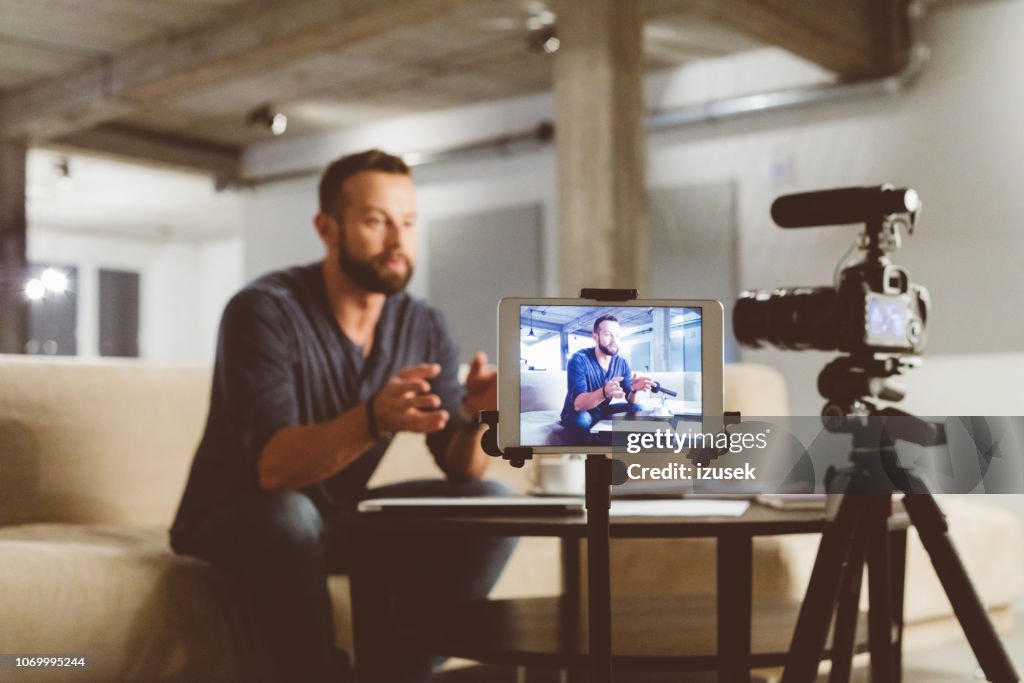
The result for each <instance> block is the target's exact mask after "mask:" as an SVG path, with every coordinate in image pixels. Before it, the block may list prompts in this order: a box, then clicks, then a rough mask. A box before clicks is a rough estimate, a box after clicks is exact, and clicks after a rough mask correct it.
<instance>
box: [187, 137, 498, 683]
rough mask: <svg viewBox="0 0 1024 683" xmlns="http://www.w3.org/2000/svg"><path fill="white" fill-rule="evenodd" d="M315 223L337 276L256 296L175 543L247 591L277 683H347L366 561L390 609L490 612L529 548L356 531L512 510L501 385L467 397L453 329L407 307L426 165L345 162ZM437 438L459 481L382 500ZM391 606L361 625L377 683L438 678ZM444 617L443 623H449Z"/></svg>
mask: <svg viewBox="0 0 1024 683" xmlns="http://www.w3.org/2000/svg"><path fill="white" fill-rule="evenodd" d="M319 200H320V206H319V211H318V213H317V214H316V216H315V218H314V221H313V222H314V225H315V227H316V230H317V233H318V235H319V237H320V240H321V241H322V242H323V245H324V250H325V254H324V258H323V259H322V260H321V261H318V262H315V263H312V264H309V265H305V266H298V267H293V268H289V269H286V270H281V271H277V272H274V273H270V274H268V275H265V276H263V277H261V278H259V279H257V280H256V281H254V282H252V283H251V284H249V285H248V286H246V287H245V288H244V289H242V290H241V291H240V292H239V293H238V294H236V295H235V296H234V297H233V298H232V299H231V301H230V302H229V303H228V305H227V307H226V309H225V311H224V315H223V319H222V321H221V328H220V335H219V339H218V343H217V356H216V364H215V368H214V377H213V392H212V396H211V404H210V413H209V418H208V421H207V425H206V431H205V433H204V435H203V438H202V441H201V443H200V444H199V447H198V450H197V452H196V455H195V459H194V461H193V464H192V469H191V473H190V476H189V480H188V484H187V485H186V488H185V492H184V495H183V497H182V501H181V505H180V507H179V510H178V515H177V518H176V519H175V522H174V526H173V528H172V530H171V542H172V545H173V547H174V549H175V550H176V551H177V552H179V553H183V554H187V555H193V556H196V557H200V558H203V559H205V560H208V561H210V562H212V563H214V564H215V565H217V566H218V567H220V568H221V569H222V570H223V571H224V572H225V574H226V575H227V577H228V578H229V580H230V582H231V584H232V587H233V589H234V591H235V592H236V593H237V595H238V598H239V599H240V601H241V604H242V605H243V606H244V607H245V608H247V609H248V613H249V614H250V616H251V623H252V625H253V626H254V627H255V630H256V632H257V635H258V636H259V637H260V638H261V640H262V642H263V645H264V648H265V650H266V652H267V653H268V654H269V655H270V656H269V659H270V665H271V666H272V668H273V670H272V676H273V680H280V681H315V682H319V681H337V680H340V679H341V676H342V672H343V666H341V665H339V659H340V657H339V656H338V653H337V652H336V651H335V649H334V628H333V624H334V621H333V615H332V612H331V602H330V599H329V595H328V590H327V576H328V574H332V573H345V572H347V571H348V570H350V569H351V567H352V564H353V562H355V561H358V560H360V559H361V558H362V559H367V561H372V562H379V563H380V566H379V567H378V568H377V570H376V571H373V572H369V574H370V575H372V576H374V577H375V579H379V581H380V582H382V584H386V585H384V586H383V587H382V586H376V587H375V588H374V590H375V592H380V591H390V592H391V593H390V595H391V597H390V598H389V600H388V601H387V605H384V607H390V606H393V605H399V606H403V605H404V606H413V605H419V606H424V605H429V606H430V607H431V608H432V609H433V610H434V611H435V613H437V614H439V615H441V614H443V612H444V610H443V605H444V604H445V603H446V602H447V601H455V600H462V599H467V598H483V597H486V595H487V593H488V591H489V590H490V588H491V586H492V585H493V583H494V582H495V581H496V580H497V577H498V575H499V574H500V572H501V569H502V567H503V566H504V564H505V561H506V560H507V558H508V555H509V554H510V553H511V551H512V547H513V545H514V540H511V539H500V538H493V539H492V538H484V539H451V540H445V539H441V538H438V539H429V538H400V537H392V538H388V539H375V540H373V541H369V543H370V545H363V544H364V543H367V542H366V541H356V540H355V538H354V536H353V534H351V533H348V532H346V530H345V527H344V524H342V523H339V520H340V519H342V518H343V517H344V516H345V515H346V514H351V511H352V510H354V508H355V507H356V505H357V503H358V502H359V501H360V500H363V499H365V498H367V497H374V496H424V495H428V496H429V495H445V496H453V495H454V496H461V495H496V494H503V493H507V489H506V488H505V487H503V486H501V485H499V484H496V483H493V482H487V481H483V480H482V476H483V474H484V470H485V469H486V467H487V463H488V461H489V460H490V458H489V457H488V456H487V455H486V454H485V453H484V452H483V451H482V450H481V449H480V446H479V443H480V439H479V436H480V435H479V424H478V422H477V421H476V419H475V416H476V415H478V413H479V411H481V410H493V409H494V408H495V404H496V373H495V371H494V369H493V367H491V366H488V365H487V360H486V356H484V355H483V354H482V353H478V354H477V355H476V357H475V358H474V359H473V363H472V365H471V367H470V369H469V375H468V378H467V379H466V383H465V385H464V386H462V385H460V384H459V382H458V379H457V372H458V352H457V347H456V345H455V344H454V342H453V341H452V339H451V336H450V335H449V333H448V330H447V327H446V326H445V323H444V321H443V319H442V317H441V314H440V313H439V312H438V311H437V310H436V309H434V308H432V307H430V306H428V305H427V304H425V303H423V302H422V301H419V300H417V299H415V298H414V297H412V296H410V295H409V294H407V293H406V292H405V291H404V289H405V286H406V284H407V283H408V282H409V279H410V278H411V277H412V272H413V263H414V259H415V254H416V199H415V192H414V188H413V183H412V178H411V175H410V172H409V168H408V167H407V166H406V164H405V163H404V162H403V161H402V160H401V159H400V158H398V157H395V156H392V155H390V154H386V153H384V152H381V151H379V150H370V151H367V152H363V153H361V154H354V155H351V156H346V157H343V158H341V159H338V160H337V161H335V162H333V163H332V164H330V165H329V166H328V167H327V168H326V169H325V171H324V173H323V175H322V177H321V180H320V187H319ZM399 431H409V432H416V433H421V434H425V435H426V441H427V445H428V446H429V449H430V451H431V453H432V455H433V457H434V460H435V461H436V463H437V466H438V468H439V469H440V473H442V474H443V475H444V479H438V480H436V481H435V480H430V481H417V482H405V483H402V484H397V485H394V486H390V487H383V488H381V489H376V490H367V482H368V480H369V479H370V476H371V475H372V474H373V472H374V469H375V468H376V467H377V465H378V463H379V462H380V460H381V457H382V456H383V455H384V452H385V451H386V450H387V448H388V445H389V444H390V442H391V439H392V437H393V436H394V434H395V433H396V432H399ZM390 613H391V610H390V609H381V610H379V611H378V613H376V614H374V615H373V618H374V623H357V624H355V627H356V628H357V629H361V630H362V634H366V635H368V636H370V637H369V638H368V639H367V640H368V641H369V642H371V643H372V644H375V646H374V647H373V648H372V649H370V650H368V651H367V652H362V651H360V653H359V655H360V656H359V661H357V665H358V666H359V675H360V680H361V681H362V680H366V681H375V680H380V681H389V682H391V681H396V682H397V681H423V680H429V679H430V677H431V663H432V660H431V657H430V655H429V653H427V652H420V651H418V650H417V648H416V643H415V638H408V637H404V636H398V635H395V634H394V633H392V632H391V631H392V630H393V625H392V624H391V622H390V621H389V619H390V616H391V614H390ZM439 618H442V617H439Z"/></svg>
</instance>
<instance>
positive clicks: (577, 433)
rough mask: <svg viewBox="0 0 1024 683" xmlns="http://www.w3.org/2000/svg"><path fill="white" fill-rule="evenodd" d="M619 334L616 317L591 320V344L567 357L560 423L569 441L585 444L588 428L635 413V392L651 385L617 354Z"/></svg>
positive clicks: (589, 437)
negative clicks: (614, 417)
mask: <svg viewBox="0 0 1024 683" xmlns="http://www.w3.org/2000/svg"><path fill="white" fill-rule="evenodd" d="M620 334H621V329H620V327H619V319H618V318H616V317H615V316H614V315H602V316H601V317H599V318H598V319H597V320H595V321H594V331H593V337H594V346H593V347H592V348H589V349H580V350H579V351H577V352H576V353H575V354H573V356H572V358H570V359H569V363H568V367H567V368H566V370H567V372H566V380H567V384H568V391H567V393H566V396H565V404H564V405H563V406H562V415H561V423H562V426H563V427H564V428H565V429H566V430H567V431H568V432H569V434H570V435H571V437H572V439H573V443H579V444H585V443H589V442H590V441H591V440H592V439H593V438H594V437H593V435H592V434H591V429H592V428H593V427H594V425H595V424H597V423H598V422H600V421H601V420H607V419H610V418H611V417H612V416H613V415H616V414H622V413H626V414H631V413H636V412H638V411H639V410H640V407H639V406H638V405H637V404H636V396H637V394H638V393H639V392H641V391H648V390H649V389H650V388H651V387H653V386H654V381H653V380H651V379H650V378H649V377H643V376H641V375H637V374H634V373H633V372H632V371H631V370H630V367H629V363H628V362H627V361H626V359H625V358H623V357H622V356H620V355H619V336H620Z"/></svg>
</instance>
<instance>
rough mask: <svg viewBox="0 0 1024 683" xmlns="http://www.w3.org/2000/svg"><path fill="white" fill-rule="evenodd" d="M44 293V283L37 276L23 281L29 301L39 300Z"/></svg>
mask: <svg viewBox="0 0 1024 683" xmlns="http://www.w3.org/2000/svg"><path fill="white" fill-rule="evenodd" d="M44 294H46V285H44V284H43V281H42V280H40V279H39V278H36V277H34V278H32V279H31V280H29V281H28V282H27V283H25V296H27V297H28V298H29V300H30V301H39V300H40V299H42V298H43V295H44Z"/></svg>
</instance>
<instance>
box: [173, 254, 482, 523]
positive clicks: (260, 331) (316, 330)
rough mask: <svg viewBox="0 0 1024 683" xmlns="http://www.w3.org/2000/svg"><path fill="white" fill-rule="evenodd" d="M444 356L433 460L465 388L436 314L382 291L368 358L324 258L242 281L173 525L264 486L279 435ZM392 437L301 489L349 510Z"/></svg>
mask: <svg viewBox="0 0 1024 683" xmlns="http://www.w3.org/2000/svg"><path fill="white" fill-rule="evenodd" d="M426 362H431V363H440V364H441V374H440V375H438V377H436V378H434V379H433V380H431V386H432V389H433V391H434V393H436V394H437V395H438V396H440V398H441V403H442V406H443V407H444V408H445V409H446V410H447V411H448V412H449V414H450V415H452V419H451V420H449V422H448V426H447V427H446V429H445V430H443V431H441V432H437V433H434V434H430V435H428V436H427V444H428V446H429V447H430V451H431V453H433V455H434V458H435V460H436V461H437V462H438V465H439V466H440V465H441V464H442V462H443V454H444V451H445V449H446V448H447V445H448V442H449V440H450V439H451V435H452V434H453V432H454V430H455V429H457V425H456V422H457V418H456V417H455V416H457V415H458V414H459V403H460V401H461V400H462V386H461V384H460V383H459V381H458V378H457V373H458V349H457V347H456V345H455V344H454V342H453V341H452V339H451V336H450V334H449V333H448V330H447V327H446V326H445V324H444V320H443V319H442V317H441V314H440V313H439V312H438V311H437V310H436V309H434V308H432V307H430V306H428V305H426V304H424V303H423V302H421V301H418V300H417V299H414V298H413V297H412V296H410V295H408V294H405V293H400V294H395V295H392V296H389V297H387V300H386V302H385V304H384V307H383V310H382V311H381V316H380V321H379V322H378V323H377V327H376V330H375V333H374V342H373V349H372V352H371V353H370V356H369V357H367V358H364V357H363V349H362V348H361V347H360V346H358V345H356V344H355V343H353V342H352V340H350V339H349V338H348V337H347V336H346V335H345V333H344V332H342V330H341V327H340V326H339V325H338V322H337V319H336V318H335V316H334V312H333V310H332V309H331V305H330V303H329V300H328V298H327V290H326V287H325V285H324V279H323V271H322V268H321V264H320V263H313V264H310V265H308V266H301V267H296V268H290V269H288V270H282V271H278V272H275V273H271V274H269V275H266V276H264V277H261V278H259V279H258V280H256V281H254V282H252V283H251V284H249V285H248V286H246V287H245V288H244V289H242V291H240V292H239V293H238V294H236V295H235V296H234V297H233V298H232V299H231V301H230V302H228V305H227V307H226V308H225V310H224V315H223V318H222V320H221V327H220V335H219V338H218V341H217V357H216V362H215V366H214V371H213V391H212V395H211V398H210V413H209V417H208V419H207V423H206V431H205V432H204V434H203V438H202V441H201V442H200V444H199V448H198V450H197V451H196V455H195V459H194V460H193V463H192V469H191V472H190V474H189V480H188V484H187V485H186V487H185V492H184V495H183V496H182V500H181V505H180V507H179V509H178V515H177V518H176V519H175V522H174V526H173V528H172V530H171V537H172V541H174V540H175V539H177V538H180V537H181V536H183V535H187V534H188V532H189V530H190V529H192V528H194V527H195V525H196V524H198V523H199V522H201V521H202V519H203V517H204V516H205V515H206V514H208V512H209V511H210V510H211V509H212V508H213V507H214V506H216V505H218V504H220V503H225V502H230V501H231V500H232V499H233V498H235V497H238V496H243V495H247V494H252V493H255V492H257V491H258V490H259V483H258V475H257V467H256V466H257V462H258V460H259V457H260V454H261V453H262V451H263V447H264V446H265V445H266V444H267V442H268V441H270V439H271V437H273V436H274V434H275V433H276V432H277V431H278V430H280V429H282V428H284V427H289V426H293V425H308V424H314V423H318V422H325V421H327V420H331V419H334V418H336V417H338V416H339V415H341V414H342V413H344V412H346V411H348V410H350V409H352V408H353V407H355V406H356V405H358V404H359V403H361V402H363V401H365V400H366V399H367V398H369V397H370V396H371V395H372V394H374V393H376V392H377V391H379V390H380V389H381V387H383V386H384V384H385V383H386V382H387V381H388V379H390V378H391V377H393V376H394V375H396V374H398V371H399V370H401V369H402V368H403V367H405V366H407V365H413V364H416V363H426ZM388 444H389V441H382V442H381V443H378V444H376V445H374V446H373V447H371V448H370V450H368V451H366V452H365V453H363V455H361V456H360V457H359V458H358V459H357V460H355V461H354V462H353V463H352V464H350V465H349V466H348V467H346V468H345V469H343V470H342V471H341V472H338V473H337V474H335V475H334V476H332V477H330V478H328V479H326V480H325V481H323V482H320V483H318V484H313V485H311V486H307V487H305V488H304V489H303V491H304V492H305V493H307V494H308V495H309V496H310V498H311V499H312V500H313V502H314V503H316V505H317V507H319V508H320V509H321V510H326V509H329V508H333V507H344V508H348V507H353V506H355V504H356V503H357V502H358V500H359V499H360V497H361V496H362V495H363V493H364V491H365V490H366V482H367V481H368V480H369V479H370V476H371V475H372V474H373V471H374V469H376V467H377V464H378V463H379V462H380V459H381V457H382V456H383V455H384V452H385V451H386V450H387V447H388Z"/></svg>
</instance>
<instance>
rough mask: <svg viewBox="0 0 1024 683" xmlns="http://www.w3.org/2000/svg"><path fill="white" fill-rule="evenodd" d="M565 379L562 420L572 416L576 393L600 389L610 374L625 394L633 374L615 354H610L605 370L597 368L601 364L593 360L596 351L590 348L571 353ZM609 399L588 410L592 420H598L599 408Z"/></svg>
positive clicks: (564, 421)
mask: <svg viewBox="0 0 1024 683" xmlns="http://www.w3.org/2000/svg"><path fill="white" fill-rule="evenodd" d="M566 370H567V371H566V373H565V375H566V382H567V384H568V392H567V393H566V395H565V404H564V405H563V406H562V423H563V424H564V423H566V421H567V420H570V421H571V420H572V418H573V417H574V416H575V415H576V412H577V410H576V408H575V407H574V404H575V402H576V397H577V396H579V395H580V394H585V393H587V392H588V391H595V390H597V389H600V388H601V387H603V386H604V385H605V384H607V383H608V381H609V380H610V379H611V378H612V377H621V378H622V380H620V382H619V385H620V386H621V387H622V390H623V391H625V392H626V393H627V394H628V393H629V392H631V391H633V376H632V373H630V370H629V363H627V362H626V359H625V358H623V357H622V356H620V355H618V354H616V355H614V356H612V360H611V362H610V363H609V364H608V370H607V371H606V370H605V369H604V368H602V367H601V364H600V363H598V362H597V354H596V353H595V350H594V349H593V348H590V349H580V350H579V351H577V352H576V353H574V354H573V355H572V358H570V359H569V366H568V367H567V368H566ZM610 402H611V399H605V400H604V401H602V402H601V403H599V404H598V405H596V406H595V407H593V408H591V409H590V412H591V413H592V414H593V415H594V418H595V419H600V417H601V410H602V409H603V408H605V407H606V406H607V405H608V404H609V403H610Z"/></svg>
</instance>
